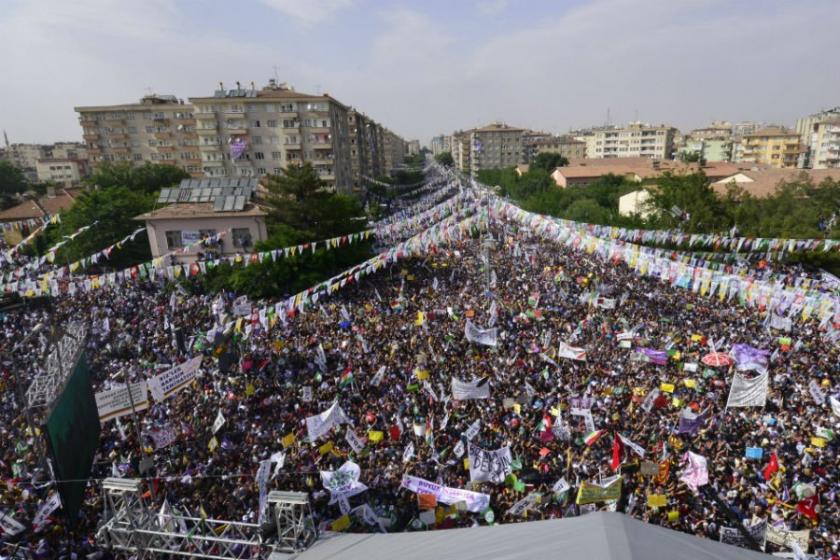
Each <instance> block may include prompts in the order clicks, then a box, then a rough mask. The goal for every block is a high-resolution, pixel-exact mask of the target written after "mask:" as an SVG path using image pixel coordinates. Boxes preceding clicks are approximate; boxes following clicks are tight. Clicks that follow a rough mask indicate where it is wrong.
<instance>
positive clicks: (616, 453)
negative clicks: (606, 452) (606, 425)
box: [610, 433, 624, 471]
mask: <svg viewBox="0 0 840 560" xmlns="http://www.w3.org/2000/svg"><path fill="white" fill-rule="evenodd" d="M623 447H624V444H623V443H621V438H620V437H618V434H617V433H616V434H615V435H613V446H612V462H610V468H612V470H614V471H615V470H618V467H619V466H620V465H621V452H622V451H623Z"/></svg>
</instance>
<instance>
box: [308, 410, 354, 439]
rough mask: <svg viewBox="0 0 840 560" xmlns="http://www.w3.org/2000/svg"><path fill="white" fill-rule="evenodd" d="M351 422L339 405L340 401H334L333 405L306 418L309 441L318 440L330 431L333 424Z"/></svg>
mask: <svg viewBox="0 0 840 560" xmlns="http://www.w3.org/2000/svg"><path fill="white" fill-rule="evenodd" d="M348 422H350V420H349V419H348V418H347V416H346V415H345V414H344V411H343V410H342V409H341V406H339V404H338V401H336V402H334V403H333V404H332V406H331V407H329V408H328V409H327V410H325V411H324V412H322V413H321V414H316V415H315V416H309V417H308V418H307V419H306V431H307V432H308V434H309V441H310V442H316V441H318V439H319V438H320V437H321V436H323V435H324V434H326V433H327V432H329V431H330V430H331V429H332V428H333V426H336V425H338V424H346V423H348Z"/></svg>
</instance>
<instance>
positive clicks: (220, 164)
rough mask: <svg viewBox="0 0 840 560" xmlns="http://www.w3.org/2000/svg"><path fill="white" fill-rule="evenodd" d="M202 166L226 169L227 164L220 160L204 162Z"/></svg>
mask: <svg viewBox="0 0 840 560" xmlns="http://www.w3.org/2000/svg"><path fill="white" fill-rule="evenodd" d="M201 165H203V166H204V167H224V166H225V162H224V161H222V160H220V159H210V160H202V161H201Z"/></svg>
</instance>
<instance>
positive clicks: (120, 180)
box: [87, 161, 190, 193]
mask: <svg viewBox="0 0 840 560" xmlns="http://www.w3.org/2000/svg"><path fill="white" fill-rule="evenodd" d="M189 178H190V174H189V173H187V172H186V171H184V170H183V169H181V168H180V167H175V166H174V165H160V164H154V163H150V162H146V163H144V164H143V165H139V166H135V165H132V164H131V163H130V162H127V161H126V162H118V163H111V162H105V163H103V164H102V165H99V166H98V167H97V168H96V169H95V170H94V172H93V174H92V175H91V176H90V177H89V178H88V179H87V183H88V184H89V185H91V186H97V187H99V188H104V189H107V188H110V187H128V188H129V189H132V190H141V191H143V192H146V193H156V192H159V191H160V189H163V188H167V187H174V186H176V185H177V184H178V183H180V182H181V180H183V179H189Z"/></svg>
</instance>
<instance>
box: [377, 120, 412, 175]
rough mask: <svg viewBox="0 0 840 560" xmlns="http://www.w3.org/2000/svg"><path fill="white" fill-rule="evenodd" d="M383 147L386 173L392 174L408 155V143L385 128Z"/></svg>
mask: <svg viewBox="0 0 840 560" xmlns="http://www.w3.org/2000/svg"><path fill="white" fill-rule="evenodd" d="M382 138H383V143H382V146H383V148H384V152H385V173H387V174H390V173H391V172H392V170H393V169H395V168H396V167H397V166H398V165H401V164H402V163H403V161H404V160H405V156H406V153H407V144H406V141H405V140H403V139H402V138H400V137H399V136H397V135H396V134H394V133H393V132H392V131H390V130H388V129H387V128H384V129H383V131H382Z"/></svg>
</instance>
